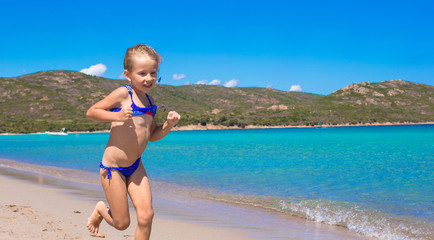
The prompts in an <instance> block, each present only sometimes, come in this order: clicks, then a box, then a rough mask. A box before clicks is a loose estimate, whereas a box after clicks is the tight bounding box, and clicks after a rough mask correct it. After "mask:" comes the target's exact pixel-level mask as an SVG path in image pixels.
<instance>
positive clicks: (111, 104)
mask: <svg viewBox="0 0 434 240" xmlns="http://www.w3.org/2000/svg"><path fill="white" fill-rule="evenodd" d="M127 98H128V90H127V89H126V88H124V87H121V88H118V89H116V90H114V91H113V92H112V93H110V94H109V95H108V96H107V97H105V98H104V99H102V100H101V101H99V102H97V103H95V104H94V105H93V106H92V107H90V108H89V110H87V113H86V116H87V118H89V119H90V120H93V121H95V122H124V121H126V120H128V119H131V117H132V115H133V111H132V109H131V106H125V107H122V110H121V111H119V112H110V111H109V109H112V108H117V107H120V106H122V105H121V104H122V100H124V99H127Z"/></svg>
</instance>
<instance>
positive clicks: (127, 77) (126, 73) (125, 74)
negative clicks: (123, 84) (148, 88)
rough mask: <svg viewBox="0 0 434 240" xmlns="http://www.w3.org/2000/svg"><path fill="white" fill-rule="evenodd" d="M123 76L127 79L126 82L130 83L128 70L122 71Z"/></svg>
mask: <svg viewBox="0 0 434 240" xmlns="http://www.w3.org/2000/svg"><path fill="white" fill-rule="evenodd" d="M124 76H125V78H126V79H128V82H131V75H130V72H128V70H126V69H125V70H124Z"/></svg>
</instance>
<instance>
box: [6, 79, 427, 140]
mask: <svg viewBox="0 0 434 240" xmlns="http://www.w3.org/2000/svg"><path fill="white" fill-rule="evenodd" d="M126 83H127V82H126V81H119V80H111V79H106V78H101V77H93V76H89V75H86V74H83V73H80V72H73V71H46V72H38V73H34V74H29V75H24V76H20V77H15V78H0V90H1V91H0V133H4V132H15V133H16V132H40V131H46V130H49V131H53V130H58V129H60V128H63V127H65V128H66V129H67V130H69V131H95V130H104V129H108V128H109V124H108V123H94V122H92V121H89V120H87V119H86V117H85V113H86V110H87V109H88V108H89V107H90V106H91V105H93V104H94V103H95V102H97V101H99V100H100V99H102V98H103V97H104V96H106V95H107V94H109V93H110V92H111V91H112V90H113V89H115V88H117V87H119V86H122V85H124V84H126ZM152 96H153V97H154V99H155V101H156V103H157V105H158V108H159V111H158V113H157V122H159V123H160V124H161V123H162V122H163V121H164V118H165V117H166V115H167V112H168V111H170V110H176V111H178V112H179V113H180V114H181V115H182V119H181V121H180V122H179V125H181V126H182V125H189V124H202V125H206V124H210V123H212V124H214V125H225V126H234V125H237V126H240V127H243V126H246V125H267V126H272V125H315V124H317V123H318V122H320V121H321V122H323V123H324V124H331V125H333V124H345V123H352V124H356V123H374V122H426V121H434V86H430V85H423V84H417V83H411V82H406V81H401V80H394V81H385V82H381V83H368V82H363V83H358V84H353V85H350V86H347V87H345V88H343V89H340V90H337V91H336V92H334V93H332V94H330V95H328V96H323V95H316V94H309V93H299V92H284V91H278V90H273V89H265V88H226V87H222V86H209V85H188V86H180V87H173V86H168V85H158V86H157V87H156V88H154V89H153V90H152Z"/></svg>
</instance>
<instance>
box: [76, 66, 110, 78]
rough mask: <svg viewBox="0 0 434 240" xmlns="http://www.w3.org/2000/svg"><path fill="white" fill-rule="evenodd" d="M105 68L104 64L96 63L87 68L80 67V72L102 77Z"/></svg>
mask: <svg viewBox="0 0 434 240" xmlns="http://www.w3.org/2000/svg"><path fill="white" fill-rule="evenodd" d="M106 70H107V67H106V66H105V65H104V64H102V63H98V64H96V65H92V66H90V67H89V68H85V69H82V70H81V71H80V72H82V73H85V74H87V75H92V76H98V77H102V76H103V75H104V72H105V71H106Z"/></svg>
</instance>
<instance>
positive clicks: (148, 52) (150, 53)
mask: <svg viewBox="0 0 434 240" xmlns="http://www.w3.org/2000/svg"><path fill="white" fill-rule="evenodd" d="M133 56H134V57H142V56H147V57H149V58H150V59H152V60H155V61H156V62H157V64H158V66H160V63H161V59H162V57H161V55H160V54H158V53H157V51H156V50H155V49H154V48H152V47H151V46H148V45H146V44H137V45H135V46H134V47H131V48H128V49H127V52H126V53H125V57H124V69H126V70H128V71H131V69H132V67H133V61H132V58H133Z"/></svg>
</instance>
